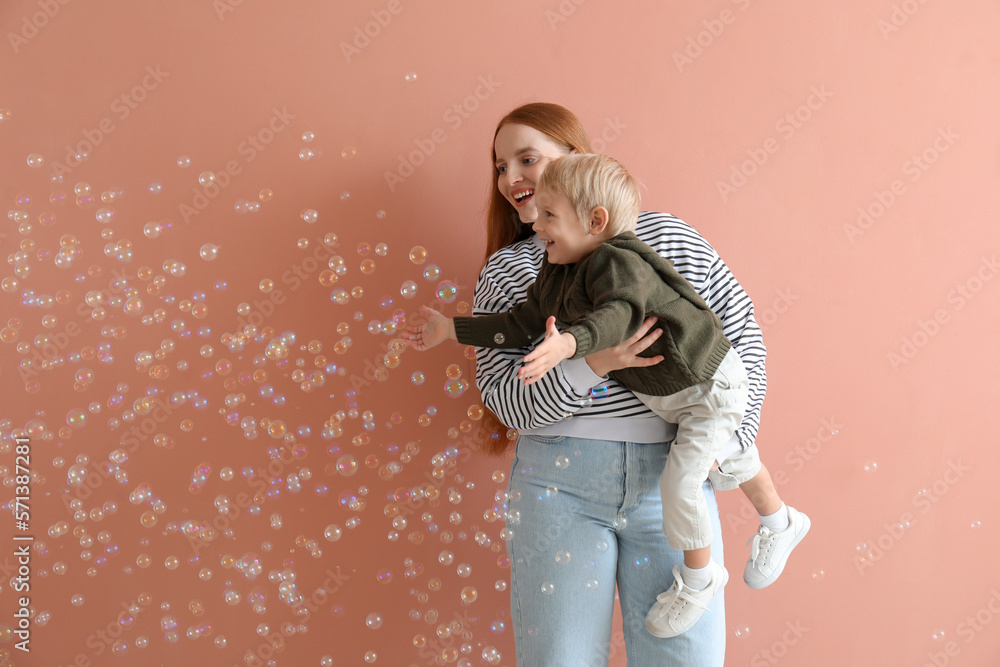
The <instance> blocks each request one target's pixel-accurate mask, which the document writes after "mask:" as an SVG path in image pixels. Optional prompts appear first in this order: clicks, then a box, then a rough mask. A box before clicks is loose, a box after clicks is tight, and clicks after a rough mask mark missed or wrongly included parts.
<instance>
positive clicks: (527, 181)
mask: <svg viewBox="0 0 1000 667" xmlns="http://www.w3.org/2000/svg"><path fill="white" fill-rule="evenodd" d="M493 149H494V150H495V151H496V155H497V162H496V169H497V172H498V174H497V188H499V189H500V194H502V195H503V196H504V198H505V199H506V200H507V201H509V202H510V205H511V206H513V207H514V210H516V211H517V215H518V216H519V217H520V218H521V222H524V223H527V224H531V223H533V222H534V221H535V219H536V218H538V209H536V208H535V185H536V184H537V183H538V179H539V177H541V175H542V171H544V170H545V165H547V164H548V163H549V162H552V161H553V160H556V159H558V158H561V157H562V156H563V155H566V154H567V153H568V151H566V149H564V148H563V147H562V146H560V145H559V144H557V143H556V142H554V141H553V140H552V138H551V137H549V135H547V134H545V133H544V132H539V131H538V130H536V129H535V128H533V127H528V126H527V125H520V124H518V123H508V124H507V125H504V126H503V127H501V128H500V131H499V132H497V138H496V142H495V143H494V146H493Z"/></svg>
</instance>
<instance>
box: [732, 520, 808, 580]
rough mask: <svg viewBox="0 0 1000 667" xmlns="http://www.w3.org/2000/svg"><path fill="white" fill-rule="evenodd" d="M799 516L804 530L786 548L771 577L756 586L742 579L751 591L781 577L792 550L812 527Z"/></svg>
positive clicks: (744, 578)
mask: <svg viewBox="0 0 1000 667" xmlns="http://www.w3.org/2000/svg"><path fill="white" fill-rule="evenodd" d="M799 514H800V515H801V516H802V525H803V528H804V529H803V530H802V532H801V533H799V535H798V537H796V538H795V541H794V542H792V546H790V547H788V553H786V554H785V559H784V560H783V561H781V563H780V564H779V565H778V568H777V569H776V570H775V571H774V572H772V573H771V576H770V577H768V578H767V579H765V580H764V581H762V582H759V583H757V584H751V583H750V582H749V581H747V579H746V577H745V576H744V577H743V582H744V583H746V585H747V586H749V587H750V588H752V589H753V590H755V591H759V590H760V589H762V588H767V587H768V586H770V585H771V584H773V583H774V582H775V581H777V580H778V577H780V576H781V573H782V572H784V571H785V563H787V562H788V557H789V556H790V555H791V553H792V549H794V548H795V547H797V546H798V545H799V542H801V541H802V538H803V537H805V536H806V533H808V532H809V529H810V528H811V527H812V522H811V521H810V520H809V517H808V516H806V515H805V514H802V513H801V512H800V513H799Z"/></svg>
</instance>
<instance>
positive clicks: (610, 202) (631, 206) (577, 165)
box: [537, 153, 639, 238]
mask: <svg viewBox="0 0 1000 667" xmlns="http://www.w3.org/2000/svg"><path fill="white" fill-rule="evenodd" d="M537 187H538V189H543V188H544V189H546V190H548V191H549V192H552V193H553V194H557V195H562V196H563V197H566V199H568V200H569V201H570V203H571V204H572V205H573V207H574V208H575V209H576V214H577V216H578V217H579V218H580V220H581V221H582V222H583V223H584V224H585V225H587V226H588V227H589V226H590V212H591V211H593V210H594V208H595V207H597V206H603V207H604V208H606V209H608V226H607V229H606V230H605V233H606V234H607V235H608V236H609V238H610V237H611V236H616V235H618V234H621V233H622V232H630V231H634V230H635V225H636V222H637V221H638V218H639V184H638V183H637V182H636V180H635V178H634V177H633V176H632V174H630V173H628V171H627V170H626V169H625V167H624V166H622V164H621V163H620V162H619V161H618V160H616V159H614V158H612V157H608V156H607V155H600V154H597V153H572V154H570V155H565V156H563V157H561V158H559V159H558V160H554V161H552V162H550V163H549V164H548V165H546V167H545V171H543V172H542V176H541V178H539V179H538V186H537Z"/></svg>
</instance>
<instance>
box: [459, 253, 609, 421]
mask: <svg viewBox="0 0 1000 667" xmlns="http://www.w3.org/2000/svg"><path fill="white" fill-rule="evenodd" d="M527 243H530V241H529V242H522V243H519V244H516V246H515V247H514V250H511V248H506V249H504V250H501V251H500V252H499V253H497V255H494V257H493V259H491V260H490V262H489V263H488V264H487V265H486V267H484V268H483V271H482V272H481V273H480V275H479V280H478V282H477V283H476V292H475V297H474V300H473V315H485V314H489V313H498V312H505V311H507V310H510V308H511V307H512V306H513V305H514V304H515V303H518V301H516V299H518V298H523V297H524V294H525V293H526V291H527V287H528V285H530V284H531V282H532V281H533V280H534V275H535V271H532V264H533V262H532V259H533V258H532V257H530V256H529V255H528V253H529V251H530V249H529V248H524V247H521V248H517V246H523V245H524V244H527ZM518 250H520V251H521V252H522V253H524V256H523V257H522V256H519V255H517V252H518ZM507 251H510V252H507ZM539 258H540V256H539ZM536 271H537V269H536ZM528 352H529V350H528V349H527V348H518V349H505V350H492V349H488V348H477V349H476V385H477V386H478V387H479V390H480V391H481V392H482V396H483V403H484V404H485V405H486V407H488V408H489V409H490V410H492V411H493V413H494V414H496V416H497V417H499V418H500V420H501V421H502V422H503V423H505V424H507V425H508V426H513V427H514V428H517V429H526V428H539V427H541V426H546V425H548V424H554V423H556V422H558V421H561V420H563V419H565V418H566V417H568V416H570V415H572V414H573V413H574V412H576V411H577V410H579V409H580V408H581V407H583V406H584V404H585V402H587V401H588V400H589V399H590V388H591V387H592V386H594V385H596V384H599V383H600V382H601V381H602V380H603V378H601V377H599V376H597V375H596V374H594V373H593V371H591V370H590V368H589V367H588V366H586V361H584V360H583V359H579V360H575V361H572V362H569V361H567V362H563V363H561V364H559V365H558V366H556V367H555V368H553V369H552V370H551V371H550V372H548V373H546V374H545V376H544V377H543V378H542V379H541V380H540V381H538V382H535V383H533V384H531V385H529V386H527V387H526V386H524V384H523V383H522V381H521V380H519V379H518V377H517V373H518V370H519V369H520V367H521V363H522V359H523V358H524V356H525V354H527V353H528Z"/></svg>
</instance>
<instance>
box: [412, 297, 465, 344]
mask: <svg viewBox="0 0 1000 667" xmlns="http://www.w3.org/2000/svg"><path fill="white" fill-rule="evenodd" d="M420 312H421V313H422V314H423V315H424V317H426V318H427V321H426V322H424V323H423V324H421V325H420V326H416V327H406V333H405V334H404V335H403V336H402V337H403V339H404V340H406V344H407V345H409V346H410V347H412V348H413V349H415V350H420V351H423V350H429V349H431V348H432V347H434V346H435V345H439V344H441V343H442V342H444V341H445V340H447V339H449V338H451V339H452V340H458V337H457V336H456V335H455V322H454V321H453V320H452V319H451V318H450V317H445V316H444V315H442V314H441V313H439V312H438V311H436V310H434V309H433V308H428V307H427V306H420Z"/></svg>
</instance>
